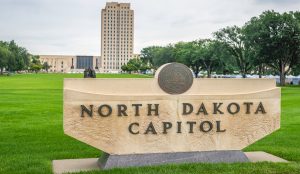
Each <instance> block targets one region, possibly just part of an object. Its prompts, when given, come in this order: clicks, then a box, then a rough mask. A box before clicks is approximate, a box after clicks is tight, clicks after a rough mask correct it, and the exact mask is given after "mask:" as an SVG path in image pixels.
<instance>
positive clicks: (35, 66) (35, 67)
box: [30, 55, 43, 73]
mask: <svg viewBox="0 0 300 174" xmlns="http://www.w3.org/2000/svg"><path fill="white" fill-rule="evenodd" d="M42 68H43V65H42V64H41V62H40V60H39V56H34V55H31V63H30V70H32V71H34V72H35V73H38V72H39V71H40V70H41V69H42Z"/></svg>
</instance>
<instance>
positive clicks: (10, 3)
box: [0, 0, 300, 55]
mask: <svg viewBox="0 0 300 174" xmlns="http://www.w3.org/2000/svg"><path fill="white" fill-rule="evenodd" d="M106 2H110V1H105V0H0V40H4V41H9V40H15V41H16V42H17V43H18V44H19V45H20V46H23V47H25V48H27V49H28V51H29V52H30V53H32V54H38V55H45V54H50V55H100V41H101V38H100V26H101V20H100V12H101V9H102V8H104V7H105V4H106ZM117 2H130V3H131V8H132V9H133V10H134V13H135V16H134V19H135V23H134V25H135V26H134V30H135V31H134V52H135V53H139V52H140V50H141V49H142V48H144V47H147V46H152V45H162V46H163V45H167V44H168V43H175V42H178V41H191V40H196V39H200V38H202V39H204V38H212V33H213V32H215V31H218V30H219V29H221V28H224V27H226V26H233V25H237V26H242V25H243V24H244V23H245V22H247V21H249V20H250V18H251V17H253V16H258V15H259V14H261V13H262V12H263V11H265V10H275V11H278V12H287V11H296V10H300V0H127V1H125V0H119V1H117Z"/></svg>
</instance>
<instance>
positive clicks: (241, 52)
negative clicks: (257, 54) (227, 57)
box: [214, 26, 254, 78]
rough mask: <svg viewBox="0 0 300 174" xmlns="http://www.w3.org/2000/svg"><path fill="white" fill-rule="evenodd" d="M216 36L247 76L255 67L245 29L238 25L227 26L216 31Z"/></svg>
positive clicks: (244, 75) (242, 72) (241, 71)
mask: <svg viewBox="0 0 300 174" xmlns="http://www.w3.org/2000/svg"><path fill="white" fill-rule="evenodd" d="M214 36H215V37H216V39H217V40H218V41H219V42H221V43H223V44H224V46H225V48H226V49H227V51H228V52H229V53H230V54H231V55H232V56H233V57H234V58H235V61H236V65H237V66H238V68H239V70H240V73H241V74H242V76H243V77H244V78H245V77H246V74H249V73H250V70H251V69H252V68H253V60H254V57H253V56H254V54H253V49H252V48H251V46H250V45H246V44H245V40H246V39H245V36H244V29H243V28H240V27H238V26H233V27H226V28H223V29H221V30H219V31H217V32H215V33H214Z"/></svg>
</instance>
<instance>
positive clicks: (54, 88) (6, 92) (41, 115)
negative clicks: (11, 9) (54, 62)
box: [0, 74, 300, 174]
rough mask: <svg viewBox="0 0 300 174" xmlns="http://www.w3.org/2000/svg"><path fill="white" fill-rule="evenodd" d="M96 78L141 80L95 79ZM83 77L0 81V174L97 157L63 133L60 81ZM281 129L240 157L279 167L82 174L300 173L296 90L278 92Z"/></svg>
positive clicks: (174, 168) (40, 169)
mask: <svg viewBox="0 0 300 174" xmlns="http://www.w3.org/2000/svg"><path fill="white" fill-rule="evenodd" d="M97 76H98V77H101V78H139V77H141V78H144V77H147V76H142V75H127V74H122V75H117V74H115V75H113V74H98V75H97ZM77 77H82V74H29V75H14V76H10V77H7V76H0V173H5V174H6V173H28V174H33V173H52V166H51V161H52V160H54V159H69V158H91V157H99V155H100V153H101V152H100V151H99V150H97V149H95V148H93V147H90V146H88V145H86V144H84V143H81V142H79V141H77V140H75V139H73V138H70V137H68V136H66V135H64V133H63V127H62V84H63V78H77ZM281 120H282V122H281V129H280V130H279V131H277V132H275V133H273V134H272V135H270V136H267V137H266V138H264V139H262V140H260V141H258V142H257V143H255V144H253V145H251V146H249V147H248V148H246V149H245V151H266V152H269V153H272V154H274V155H277V156H279V157H282V158H285V159H287V160H290V161H293V162H291V163H288V164H284V163H277V164H275V163H266V162H264V163H235V164H182V165H165V166H156V167H141V168H127V169H113V170H107V171H100V172H99V171H98V172H86V173H128V174H131V173H154V174H159V173H172V174H175V173H209V174H210V173H243V174H246V173H249V174H255V173H271V174H274V173H300V87H286V88H282V115H281Z"/></svg>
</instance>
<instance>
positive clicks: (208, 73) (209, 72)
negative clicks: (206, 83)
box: [207, 68, 211, 78]
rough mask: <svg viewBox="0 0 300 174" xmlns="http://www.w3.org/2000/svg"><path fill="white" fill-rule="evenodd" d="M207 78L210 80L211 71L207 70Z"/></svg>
mask: <svg viewBox="0 0 300 174" xmlns="http://www.w3.org/2000/svg"><path fill="white" fill-rule="evenodd" d="M207 78H211V69H210V68H208V69H207Z"/></svg>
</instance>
